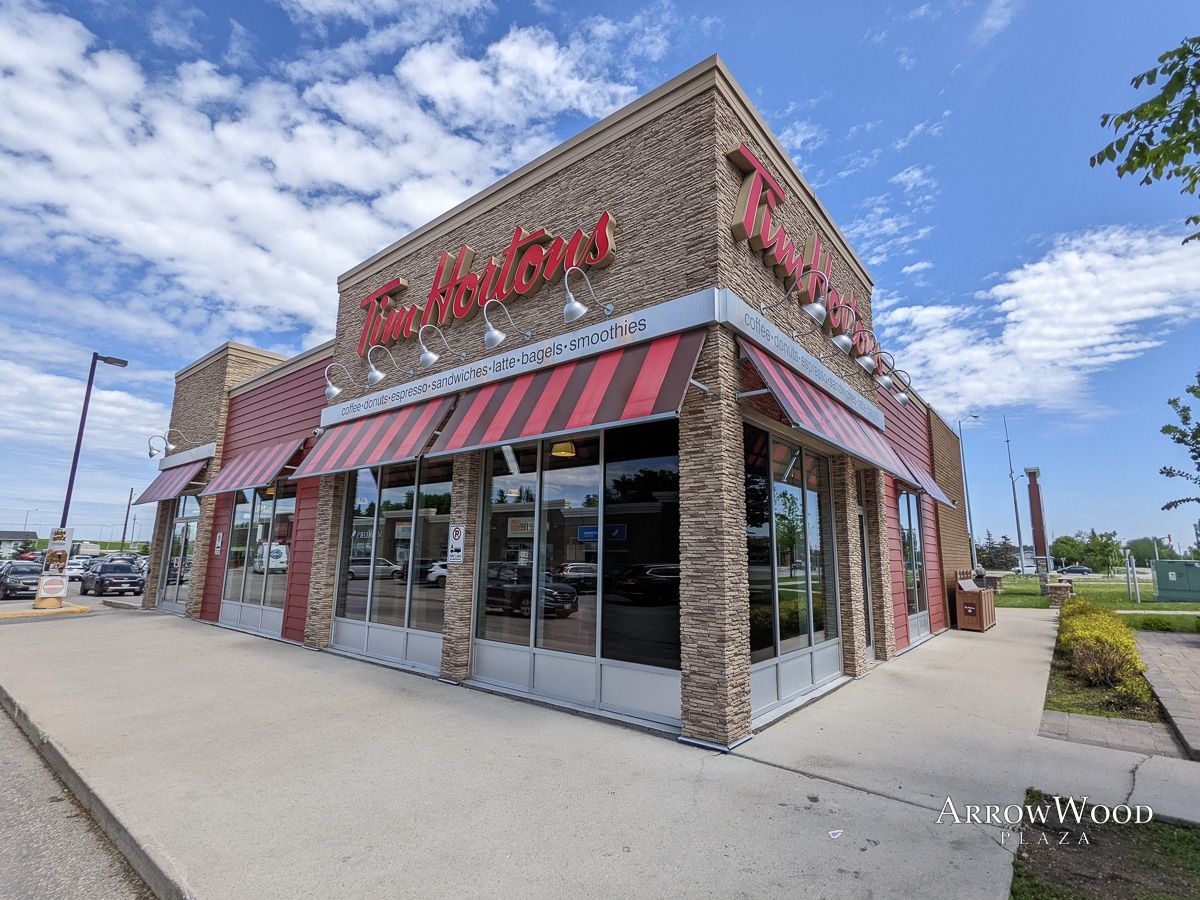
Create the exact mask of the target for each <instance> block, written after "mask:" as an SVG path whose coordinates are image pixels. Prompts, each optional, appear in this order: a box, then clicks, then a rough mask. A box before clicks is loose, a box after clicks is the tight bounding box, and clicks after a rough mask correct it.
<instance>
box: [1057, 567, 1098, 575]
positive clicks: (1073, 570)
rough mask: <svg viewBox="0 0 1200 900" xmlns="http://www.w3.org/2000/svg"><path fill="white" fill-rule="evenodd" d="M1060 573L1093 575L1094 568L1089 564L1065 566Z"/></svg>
mask: <svg viewBox="0 0 1200 900" xmlns="http://www.w3.org/2000/svg"><path fill="white" fill-rule="evenodd" d="M1058 573H1059V574H1060V575H1091V574H1092V570H1091V569H1089V568H1088V567H1087V566H1063V567H1062V568H1061V569H1059V570H1058Z"/></svg>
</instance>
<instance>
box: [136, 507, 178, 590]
mask: <svg viewBox="0 0 1200 900" xmlns="http://www.w3.org/2000/svg"><path fill="white" fill-rule="evenodd" d="M174 508H175V501H174V500H164V501H161V502H159V503H156V504H155V514H154V531H153V532H151V534H150V572H149V574H148V575H147V576H146V589H145V591H144V592H143V593H142V609H154V608H155V607H157V606H158V588H159V585H160V584H161V583H162V567H163V564H164V562H165V561H164V559H163V554H164V553H166V552H167V541H168V539H169V538H170V535H171V525H172V516H171V511H172V510H173V509H174Z"/></svg>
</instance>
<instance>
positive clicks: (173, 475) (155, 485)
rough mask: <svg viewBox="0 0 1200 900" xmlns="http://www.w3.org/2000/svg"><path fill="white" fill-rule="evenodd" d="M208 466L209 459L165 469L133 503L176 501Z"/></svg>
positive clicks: (136, 504) (135, 504)
mask: <svg viewBox="0 0 1200 900" xmlns="http://www.w3.org/2000/svg"><path fill="white" fill-rule="evenodd" d="M206 465H208V460H207V459H199V460H196V461H195V462H190V463H184V464H183V465H181V466H174V467H172V468H170V469H163V470H162V471H161V472H159V473H158V477H157V478H155V479H154V480H153V481H152V482H150V486H149V487H148V488H146V489H145V490H144V491H142V495H141V496H140V497H138V498H137V499H136V500H134V501H133V505H134V506H138V505H140V504H142V503H157V502H158V501H160V500H174V499H175V498H176V497H178V496H179V495H180V494H182V493H183V492H184V491H185V490H186V489H187V486H188V485H189V484H191V483H192V480H193V479H194V478H195V477H196V475H197V473H198V472H199V471H200V470H201V469H203V468H204V467H205V466H206Z"/></svg>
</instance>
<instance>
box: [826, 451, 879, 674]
mask: <svg viewBox="0 0 1200 900" xmlns="http://www.w3.org/2000/svg"><path fill="white" fill-rule="evenodd" d="M829 481H830V491H831V492H832V494H833V538H834V544H835V545H836V547H837V573H838V603H839V606H840V608H841V614H842V668H843V671H845V673H846V674H847V675H850V676H853V677H854V678H858V677H859V676H861V675H865V674H866V673H867V669H868V668H870V663H869V662H868V660H867V617H866V614H865V612H864V603H865V602H866V599H867V595H866V586H865V585H864V584H863V579H862V554H863V546H862V536H861V535H860V534H859V530H858V499H857V495H856V491H855V479H854V463H853V462H851V460H850V457H848V456H834V457H832V458H831V459H830V460H829Z"/></svg>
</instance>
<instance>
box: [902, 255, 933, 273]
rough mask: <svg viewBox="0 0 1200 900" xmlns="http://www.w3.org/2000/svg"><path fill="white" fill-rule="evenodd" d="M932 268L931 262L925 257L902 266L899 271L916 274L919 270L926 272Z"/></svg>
mask: <svg viewBox="0 0 1200 900" xmlns="http://www.w3.org/2000/svg"><path fill="white" fill-rule="evenodd" d="M932 268H933V263H931V262H930V261H929V260H927V259H923V260H921V261H920V262H915V263H913V264H912V265H909V266H904V267H903V268H902V269H901V270H900V271H901V272H903V273H904V274H905V275H917V274H919V273H921V272H928V271H929V270H930V269H932Z"/></svg>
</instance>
